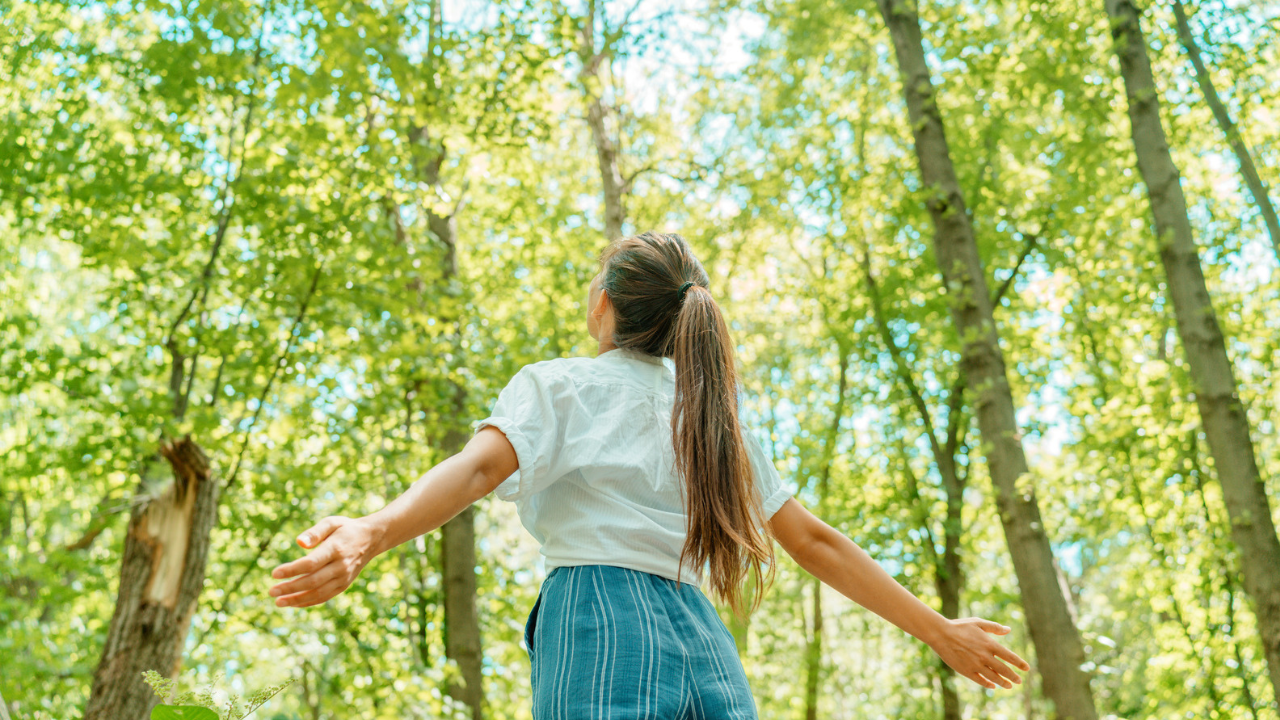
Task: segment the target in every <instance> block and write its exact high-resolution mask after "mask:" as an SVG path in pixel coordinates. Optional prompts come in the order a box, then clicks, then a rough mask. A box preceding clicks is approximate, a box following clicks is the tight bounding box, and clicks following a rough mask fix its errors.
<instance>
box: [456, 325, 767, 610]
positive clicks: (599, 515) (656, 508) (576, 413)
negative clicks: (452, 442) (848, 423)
mask: <svg viewBox="0 0 1280 720" xmlns="http://www.w3.org/2000/svg"><path fill="white" fill-rule="evenodd" d="M668 362H669V361H665V360H664V359H662V358H657V357H653V356H651V355H646V354H644V353H641V352H637V351H634V350H628V349H625V348H618V349H614V350H610V351H608V352H605V353H602V354H600V355H599V356H597V357H595V358H560V359H556V360H546V361H543V362H538V363H533V364H532V365H526V366H525V367H523V368H521V369H520V372H518V373H516V375H515V377H513V378H512V379H511V382H510V383H508V384H507V386H506V387H505V388H504V389H503V390H502V392H501V393H500V394H499V395H498V401H497V403H496V404H495V405H494V408H493V414H492V415H491V416H490V417H488V418H486V419H484V420H481V421H480V423H479V424H478V425H477V426H476V431H477V432H478V431H479V430H480V429H481V428H484V427H487V426H493V427H496V428H498V429H499V430H501V431H502V432H503V433H504V434H505V435H506V436H507V440H508V441H510V442H511V446H512V447H513V448H515V451H516V457H517V459H518V460H519V463H520V467H519V469H518V470H516V471H515V472H514V473H512V474H511V476H510V477H508V478H507V479H506V480H504V481H503V482H502V484H501V485H499V486H498V487H497V489H496V490H495V491H494V492H495V494H496V495H497V496H498V497H499V498H501V499H503V500H509V501H511V502H514V503H515V504H516V509H517V511H518V512H519V514H520V521H521V523H523V524H524V526H525V528H526V529H527V530H528V531H529V532H530V533H531V534H532V535H533V537H534V538H535V539H536V540H537V541H538V543H539V544H540V545H541V552H542V555H543V556H544V557H545V558H546V565H547V570H548V571H550V570H551V569H552V568H555V567H559V566H573V565H616V566H619V567H626V568H631V569H634V570H640V571H642V572H648V573H654V574H656V575H661V576H663V577H667V578H671V579H672V580H676V579H679V580H682V581H684V582H691V583H693V584H695V585H701V584H702V577H703V573H702V569H701V568H694V567H692V566H691V565H688V564H686V565H685V570H684V572H683V573H678V572H677V571H678V570H679V564H680V550H681V548H682V547H683V546H684V541H685V515H684V510H683V506H682V502H681V488H680V478H679V476H678V475H677V474H676V471H675V451H674V449H673V447H672V444H671V410H672V403H673V401H674V395H675V374H674V373H673V372H672V366H671V365H669V364H668ZM742 435H743V440H744V442H745V443H746V447H747V456H748V458H749V459H750V462H751V468H752V471H753V473H754V475H755V480H756V483H757V485H758V487H759V488H760V497H761V498H762V499H763V501H764V508H763V509H764V517H765V519H766V520H767V519H769V518H771V517H773V514H774V513H776V512H777V511H778V509H779V508H781V507H782V505H783V503H785V502H786V501H787V499H788V498H790V497H791V492H789V491H788V490H787V489H786V488H785V487H783V484H782V479H781V478H780V477H779V476H778V471H777V469H775V468H774V466H773V463H772V462H770V460H769V458H768V457H767V456H766V455H765V454H764V451H763V450H762V449H761V447H760V444H759V442H757V441H756V439H755V438H754V437H753V436H752V435H751V433H750V432H748V431H747V430H746V428H745V427H744V428H743V433H742Z"/></svg>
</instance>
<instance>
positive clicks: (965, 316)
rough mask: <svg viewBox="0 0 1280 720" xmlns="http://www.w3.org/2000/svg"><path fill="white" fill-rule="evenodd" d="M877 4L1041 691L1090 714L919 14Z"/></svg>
mask: <svg viewBox="0 0 1280 720" xmlns="http://www.w3.org/2000/svg"><path fill="white" fill-rule="evenodd" d="M877 4H878V6H879V8H880V13H881V15H882V16H883V18H884V21H885V24H886V25H887V26H888V28H889V34H890V36H891V37H892V38H893V47H894V53H895V55H896V57H897V61H898V71H899V75H900V77H901V81H902V89H903V95H904V96H905V98H906V103H907V110H908V113H909V117H910V124H911V132H912V135H913V136H914V139H915V151H916V159H917V160H918V162H919V164H920V174H921V175H922V178H923V181H924V185H925V186H926V187H929V188H932V189H933V193H932V195H931V196H930V197H929V198H928V200H927V201H926V203H927V205H928V209H929V214H930V216H931V217H932V219H933V223H934V227H935V231H934V238H933V246H934V254H935V256H936V257H937V261H938V265H939V269H940V270H941V271H942V277H943V280H944V281H945V285H946V287H947V288H948V292H949V293H951V294H952V295H953V297H952V302H951V308H952V311H951V315H952V321H953V323H954V324H955V328H956V333H957V334H958V335H959V336H960V339H961V350H960V354H961V360H960V367H961V372H962V374H963V376H964V380H965V384H966V386H967V387H969V388H971V389H972V391H973V392H974V393H975V398H974V407H975V408H976V415H977V419H978V428H979V430H980V431H981V433H982V439H983V445H984V447H985V448H987V450H986V459H987V466H988V468H989V472H990V474H991V481H992V485H993V486H994V487H995V491H996V505H997V508H998V510H999V514H1000V523H1001V525H1002V526H1003V528H1004V533H1005V540H1006V543H1007V544H1008V546H1009V554H1010V556H1011V557H1012V559H1013V568H1014V573H1015V574H1016V575H1017V577H1018V586H1019V589H1020V590H1021V593H1022V604H1023V609H1024V611H1025V612H1026V615H1027V625H1028V629H1029V630H1030V634H1031V638H1032V641H1033V642H1034V643H1035V648H1036V656H1037V659H1038V661H1039V665H1040V668H1041V670H1042V677H1043V679H1044V691H1045V695H1047V696H1048V697H1049V699H1050V700H1051V701H1052V702H1053V703H1054V705H1055V707H1056V709H1057V713H1058V716H1059V717H1060V718H1063V720H1095V718H1097V711H1096V709H1095V708H1094V704H1093V693H1092V691H1091V690H1090V688H1089V676H1088V674H1087V673H1086V672H1085V671H1084V670H1082V669H1081V665H1083V664H1084V661H1085V654H1084V646H1083V645H1082V643H1081V641H1080V634H1079V631H1078V630H1077V629H1076V627H1075V625H1074V624H1073V623H1072V622H1071V615H1070V613H1069V612H1068V610H1067V603H1066V600H1065V599H1064V598H1063V596H1062V591H1061V589H1060V588H1059V587H1058V580H1057V576H1056V575H1055V573H1054V569H1053V551H1052V549H1051V548H1050V546H1049V538H1048V536H1047V535H1046V534H1045V530H1044V523H1043V520H1041V517H1040V506H1039V503H1038V500H1037V499H1036V494H1035V483H1034V481H1033V480H1032V478H1031V477H1030V476H1029V474H1028V468H1027V459H1026V455H1025V454H1024V452H1023V448H1022V440H1021V435H1020V434H1019V432H1018V426H1017V421H1016V419H1015V416H1014V405H1013V394H1012V392H1011V390H1010V388H1009V380H1008V377H1007V376H1006V370H1005V363H1004V356H1003V354H1002V352H1001V350H1000V345H999V341H998V337H997V331H996V324H995V317H994V314H993V308H992V303H991V296H990V294H989V292H988V289H987V281H986V276H985V274H984V272H983V268H982V259H981V258H980V257H979V256H978V245H977V242H976V240H975V238H974V233H973V226H972V225H971V224H970V222H969V214H968V212H967V211H966V209H965V205H964V197H963V195H962V194H961V192H960V185H959V183H958V181H957V180H956V175H955V168H954V167H953V165H952V163H951V154H950V150H949V149H948V147H947V139H946V134H945V132H944V129H943V125H942V116H941V114H940V112H939V110H938V106H937V102H936V99H935V96H934V88H933V81H932V79H931V77H930V75H929V68H928V65H927V64H926V63H925V57H924V47H923V44H922V39H921V32H920V20H919V17H918V16H917V15H916V12H915V6H914V4H912V3H909V2H906V0H877Z"/></svg>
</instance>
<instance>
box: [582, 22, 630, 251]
mask: <svg viewBox="0 0 1280 720" xmlns="http://www.w3.org/2000/svg"><path fill="white" fill-rule="evenodd" d="M596 11H597V7H596V2H595V0H589V2H588V3H587V16H586V17H585V18H584V19H583V23H582V29H581V34H582V38H581V41H582V42H581V45H580V46H579V47H578V57H579V58H580V59H581V60H582V69H581V71H579V73H578V82H579V83H580V85H581V86H582V95H583V99H584V100H586V103H587V126H588V127H590V128H591V140H592V142H593V143H594V144H595V147H596V161H597V162H598V164H599V167H600V185H601V189H602V190H603V191H604V236H605V238H607V239H609V240H617V239H618V238H620V237H622V223H623V222H625V221H626V217H627V211H626V207H625V205H624V200H625V197H626V194H627V192H628V187H627V185H628V183H627V181H626V180H625V179H623V177H622V170H621V166H620V165H619V163H618V143H617V141H616V140H615V139H614V136H613V134H611V133H610V130H609V125H610V124H611V123H610V114H609V107H608V106H607V105H605V102H604V78H603V77H602V76H601V67H602V66H607V65H608V64H609V61H610V59H611V58H612V48H611V47H609V46H608V45H607V44H606V45H605V47H603V48H602V49H600V50H597V49H596V38H595V32H596ZM612 124H613V125H615V126H616V125H617V118H616V117H615V118H613V122H612Z"/></svg>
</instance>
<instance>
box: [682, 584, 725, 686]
mask: <svg viewBox="0 0 1280 720" xmlns="http://www.w3.org/2000/svg"><path fill="white" fill-rule="evenodd" d="M676 592H677V594H679V589H678V588H677V590H676ZM691 592H696V593H698V594H699V595H701V594H702V591H701V590H698V589H697V588H693V589H692V590H691ZM681 600H682V601H684V600H685V598H683V597H681ZM683 604H684V605H685V607H686V608H688V610H689V616H690V618H691V619H692V620H693V629H694V631H696V632H697V633H698V637H699V639H701V641H702V645H703V647H705V648H706V649H707V653H708V654H709V655H710V657H711V660H712V662H713V663H714V664H715V667H716V670H718V671H719V672H717V673H716V685H717V686H719V688H720V690H721V692H722V693H723V694H724V696H725V697H726V698H727V699H728V701H729V706H730V708H736V707H737V704H738V699H737V698H736V697H735V696H734V694H733V691H732V688H731V687H730V686H729V685H728V684H727V682H726V681H727V680H728V675H729V673H728V672H727V671H726V669H725V666H724V661H723V659H722V658H721V657H720V653H718V652H717V651H716V647H715V642H714V641H713V640H712V639H711V637H710V635H709V634H708V633H707V630H706V628H705V627H704V626H703V624H702V618H701V617H699V616H698V614H697V609H696V608H694V607H690V603H688V602H684V603H683ZM693 604H694V605H698V604H700V603H697V602H696V600H695V601H694V602H693ZM699 703H701V698H699Z"/></svg>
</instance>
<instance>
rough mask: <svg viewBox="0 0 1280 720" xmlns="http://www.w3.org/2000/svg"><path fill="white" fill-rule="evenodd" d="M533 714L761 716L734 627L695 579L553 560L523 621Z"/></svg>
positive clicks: (630, 719) (600, 719)
mask: <svg viewBox="0 0 1280 720" xmlns="http://www.w3.org/2000/svg"><path fill="white" fill-rule="evenodd" d="M524 640H525V645H526V646H527V647H528V649H529V660H530V663H531V664H532V666H533V670H532V683H533V717H534V720H578V719H579V718H581V719H583V720H585V719H586V718H593V719H595V720H610V719H614V720H621V719H622V718H625V719H626V720H636V719H637V718H652V719H653V720H671V719H679V720H685V719H690V720H691V719H693V718H697V719H698V720H730V719H732V720H747V719H748V718H749V719H750V720H756V706H755V700H754V699H753V698H752V697H751V688H750V687H748V685H747V677H746V674H745V673H744V672H743V670H742V662H741V661H740V660H739V659H738V652H737V648H736V647H735V646H734V642H733V636H732V635H731V634H730V633H729V629H728V628H726V627H725V625H724V622H723V621H721V620H720V616H719V614H717V613H716V610H715V607H713V606H712V605H711V602H710V601H709V600H707V597H706V596H705V595H703V594H702V591H701V590H699V589H698V588H697V587H696V586H694V585H690V584H688V583H679V582H676V581H674V580H670V579H667V578H664V577H661V576H659V575H653V574H651V573H646V572H640V571H638V570H630V569H627V568H620V567H614V566H611V565H581V566H577V567H557V568H554V569H552V571H551V572H550V573H548V575H547V579H546V580H545V581H543V583H542V588H541V590H540V591H539V592H538V599H537V601H536V602H534V604H533V610H532V611H531V612H530V613H529V620H528V622H526V623H525V631H524Z"/></svg>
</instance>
